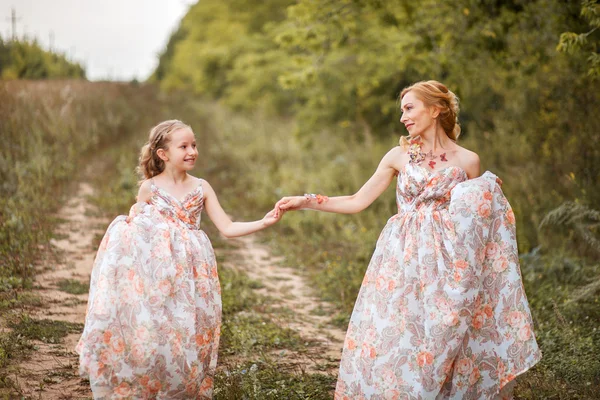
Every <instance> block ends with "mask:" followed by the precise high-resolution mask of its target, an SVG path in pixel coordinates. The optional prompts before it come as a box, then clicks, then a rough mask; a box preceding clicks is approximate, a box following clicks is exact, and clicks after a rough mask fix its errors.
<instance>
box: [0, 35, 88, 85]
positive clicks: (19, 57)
mask: <svg viewBox="0 0 600 400" xmlns="http://www.w3.org/2000/svg"><path fill="white" fill-rule="evenodd" d="M0 77H1V78H2V79H48V78H85V70H84V69H83V67H82V66H81V65H80V64H79V63H76V62H73V61H69V60H68V59H67V57H66V56H65V55H63V54H59V53H55V52H51V51H46V50H44V49H42V48H41V47H40V45H39V44H38V43H37V41H35V40H33V41H31V40H27V39H22V40H12V41H4V40H3V39H2V38H1V37H0Z"/></svg>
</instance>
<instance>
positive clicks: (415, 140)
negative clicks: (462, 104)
mask: <svg viewBox="0 0 600 400" xmlns="http://www.w3.org/2000/svg"><path fill="white" fill-rule="evenodd" d="M400 97H401V108H402V118H401V120H400V121H401V122H402V123H403V124H404V125H405V126H406V129H407V130H408V133H409V136H408V139H406V138H404V137H403V138H402V140H401V143H400V144H401V145H400V146H397V147H395V148H393V149H392V150H390V151H389V152H388V153H387V154H386V155H385V156H384V157H383V159H382V160H381V162H380V163H379V166H378V168H377V170H376V171H375V173H374V174H373V176H372V177H371V178H370V179H369V180H368V181H367V182H366V183H365V184H364V186H363V187H362V188H361V189H360V190H359V191H358V192H357V193H356V194H354V195H351V196H339V197H331V198H328V197H327V196H322V195H312V194H311V195H305V196H295V197H285V198H283V199H281V200H280V201H279V202H278V203H277V207H278V208H279V209H280V210H283V211H287V210H297V209H314V210H320V211H328V212H336V213H344V214H350V213H356V212H359V211H362V210H363V209H365V208H366V207H368V206H369V205H370V204H371V203H372V202H373V201H374V200H375V199H376V198H377V197H379V195H381V193H383V191H384V190H385V189H386V188H387V187H388V186H389V184H390V182H391V181H392V180H393V179H394V177H395V176H398V178H397V190H396V198H397V203H398V214H396V215H394V216H393V217H391V218H390V220H389V221H388V223H387V225H386V226H385V228H384V230H383V232H382V233H381V235H380V237H379V240H378V242H377V247H376V249H375V252H374V254H373V257H372V259H371V262H370V264H369V267H368V269H367V272H366V274H365V277H364V280H363V283H362V286H361V289H360V292H359V295H358V298H357V301H356V304H355V307H354V311H353V313H352V317H351V319H350V325H349V327H348V332H347V334H346V340H345V343H344V350H343V354H342V360H341V365H340V372H339V377H338V382H337V386H336V392H335V398H336V399H340V400H341V399H363V398H364V399H399V398H402V399H496V398H511V397H512V394H511V393H512V387H513V386H514V379H515V377H516V376H517V375H519V374H521V373H523V372H525V371H526V370H527V369H529V368H531V366H533V365H534V364H535V363H536V362H537V361H538V360H539V359H540V357H541V354H540V352H539V349H538V347H537V343H536V341H535V337H534V335H533V332H532V319H531V314H530V311H529V305H528V303H527V299H526V297H525V292H524V290H523V285H522V281H521V275H520V269H519V259H518V253H517V245H516V235H515V225H514V222H515V221H514V214H513V212H512V210H511V208H510V205H509V204H508V202H507V200H506V198H505V197H504V196H503V194H502V191H501V189H500V186H499V185H498V183H497V182H499V180H498V178H497V177H496V176H495V175H493V174H492V173H490V172H486V173H485V174H484V175H483V176H479V157H478V156H477V154H475V153H473V152H472V151H469V150H467V149H465V148H463V147H460V146H459V145H457V144H456V140H457V138H458V136H459V134H460V127H459V125H458V122H457V121H458V118H457V117H458V99H457V98H456V96H455V95H454V93H452V92H451V91H450V90H448V89H447V88H446V87H445V86H444V85H443V84H441V83H439V82H436V81H427V82H418V83H415V84H414V85H412V86H410V87H407V88H405V89H404V90H403V91H402V93H401V95H400Z"/></svg>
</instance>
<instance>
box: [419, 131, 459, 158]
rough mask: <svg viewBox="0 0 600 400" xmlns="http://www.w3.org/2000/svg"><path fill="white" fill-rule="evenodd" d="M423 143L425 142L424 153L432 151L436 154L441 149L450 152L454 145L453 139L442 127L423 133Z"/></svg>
mask: <svg viewBox="0 0 600 400" xmlns="http://www.w3.org/2000/svg"><path fill="white" fill-rule="evenodd" d="M421 141H422V142H423V145H422V151H424V152H429V151H432V152H433V153H436V152H437V151H438V150H440V149H442V150H448V149H449V148H450V147H451V146H452V143H453V141H452V139H450V138H449V137H448V135H446V132H444V130H443V129H442V128H441V127H440V126H436V127H435V128H434V129H431V130H428V131H425V132H423V133H422V134H421Z"/></svg>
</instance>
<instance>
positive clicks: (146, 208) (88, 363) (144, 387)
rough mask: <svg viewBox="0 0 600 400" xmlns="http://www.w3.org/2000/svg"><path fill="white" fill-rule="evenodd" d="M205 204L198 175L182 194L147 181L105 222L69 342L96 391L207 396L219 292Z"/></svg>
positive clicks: (97, 394)
mask: <svg viewBox="0 0 600 400" xmlns="http://www.w3.org/2000/svg"><path fill="white" fill-rule="evenodd" d="M201 182H202V181H201ZM203 208H204V198H203V191H202V184H201V183H200V184H199V185H198V187H197V188H196V189H194V190H193V191H192V192H190V193H189V194H188V195H187V196H186V197H185V198H184V199H183V201H179V200H178V199H175V198H174V197H173V196H172V195H170V194H169V193H167V192H166V191H164V190H162V189H160V188H158V187H157V186H156V185H154V182H152V184H151V199H150V203H149V204H148V203H136V204H134V205H133V207H132V208H131V211H130V214H129V216H127V217H126V216H119V217H117V218H116V219H115V220H114V221H113V222H112V223H111V225H110V226H109V228H108V230H107V232H106V234H105V236H104V238H103V240H102V243H101V244H100V248H99V250H98V254H97V256H96V260H95V262H94V268H93V271H92V276H91V282H90V296H89V300H88V308H87V315H86V320H85V328H84V331H83V334H82V336H81V339H80V340H79V343H78V345H77V348H76V350H77V352H78V353H79V354H80V359H79V360H80V373H81V375H82V376H84V377H88V378H89V380H90V384H91V387H92V391H93V394H94V398H95V399H210V398H212V390H213V377H214V373H215V368H216V364H217V348H218V345H219V337H220V327H221V290H220V286H219V279H218V276H217V265H216V261H215V256H214V253H213V249H212V246H211V244H210V241H209V239H208V237H207V236H206V234H205V233H204V232H203V231H202V230H200V214H201V211H202V210H203Z"/></svg>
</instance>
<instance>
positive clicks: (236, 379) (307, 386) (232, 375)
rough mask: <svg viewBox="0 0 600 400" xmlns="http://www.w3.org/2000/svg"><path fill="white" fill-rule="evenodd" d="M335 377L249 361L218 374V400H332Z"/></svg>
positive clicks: (216, 387) (291, 367) (274, 364)
mask: <svg viewBox="0 0 600 400" xmlns="http://www.w3.org/2000/svg"><path fill="white" fill-rule="evenodd" d="M334 385H335V377H333V376H330V375H325V374H314V373H313V374H309V373H305V372H303V371H301V370H299V369H298V368H297V367H296V366H294V365H291V366H283V365H281V364H279V363H275V362H269V361H264V360H263V361H256V362H247V363H244V364H242V365H238V366H235V367H234V368H231V369H227V370H226V371H222V372H220V373H219V374H217V377H216V380H215V393H214V397H215V400H221V399H222V400H229V399H248V400H251V399H252V400H254V399H256V400H263V399H265V400H267V399H273V400H276V399H286V400H287V399H290V400H296V399H297V400H300V399H314V400H320V399H323V400H330V399H331V397H332V394H331V392H332V389H333V387H334Z"/></svg>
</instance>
